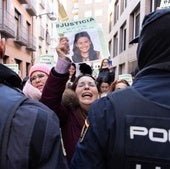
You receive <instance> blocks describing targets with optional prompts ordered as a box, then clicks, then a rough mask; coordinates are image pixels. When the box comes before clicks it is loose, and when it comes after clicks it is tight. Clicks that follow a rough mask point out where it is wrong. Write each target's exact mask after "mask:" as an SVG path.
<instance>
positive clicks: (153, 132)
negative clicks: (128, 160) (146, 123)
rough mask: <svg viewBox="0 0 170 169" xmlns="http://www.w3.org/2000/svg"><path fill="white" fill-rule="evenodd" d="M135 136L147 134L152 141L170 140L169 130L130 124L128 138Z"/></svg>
mask: <svg viewBox="0 0 170 169" xmlns="http://www.w3.org/2000/svg"><path fill="white" fill-rule="evenodd" d="M157 134H159V136H160V137H158V136H157ZM135 136H148V138H149V140H150V141H153V142H160V143H165V142H170V130H168V131H167V130H165V129H162V128H150V129H147V128H146V127H140V126H130V139H135Z"/></svg>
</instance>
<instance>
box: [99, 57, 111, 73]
mask: <svg viewBox="0 0 170 169" xmlns="http://www.w3.org/2000/svg"><path fill="white" fill-rule="evenodd" d="M105 60H107V61H108V63H109V59H107V58H104V59H103V60H102V62H101V65H100V68H99V72H101V71H102V67H103V62H104V61H105Z"/></svg>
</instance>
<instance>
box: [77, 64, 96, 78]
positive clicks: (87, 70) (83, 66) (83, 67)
mask: <svg viewBox="0 0 170 169" xmlns="http://www.w3.org/2000/svg"><path fill="white" fill-rule="evenodd" d="M79 65H80V68H79V70H80V72H81V73H82V74H90V75H92V72H93V70H92V68H91V67H90V66H89V65H88V64H86V63H80V64H79Z"/></svg>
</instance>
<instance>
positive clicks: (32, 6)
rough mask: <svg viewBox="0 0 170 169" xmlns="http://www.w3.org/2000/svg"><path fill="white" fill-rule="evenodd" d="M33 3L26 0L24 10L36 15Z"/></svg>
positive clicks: (30, 0) (31, 0)
mask: <svg viewBox="0 0 170 169" xmlns="http://www.w3.org/2000/svg"><path fill="white" fill-rule="evenodd" d="M34 3H35V0H34V2H33V0H28V4H27V5H26V11H27V12H28V13H29V14H30V15H31V16H37V14H36V10H35V8H34Z"/></svg>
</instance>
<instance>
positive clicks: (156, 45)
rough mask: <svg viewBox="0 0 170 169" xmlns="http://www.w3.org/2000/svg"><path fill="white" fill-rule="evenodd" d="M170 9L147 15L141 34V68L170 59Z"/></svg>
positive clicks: (139, 60) (138, 55) (139, 64)
mask: <svg viewBox="0 0 170 169" xmlns="http://www.w3.org/2000/svg"><path fill="white" fill-rule="evenodd" d="M169 21H170V9H168V8H167V9H161V10H157V11H155V12H152V13H150V14H149V15H146V16H145V18H144V20H143V23H142V30H141V32H140V35H139V40H138V48H137V58H138V66H139V69H140V70H141V69H143V68H145V67H147V66H151V65H154V64H158V63H165V62H169V61H170V39H169V37H170V22H169Z"/></svg>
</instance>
